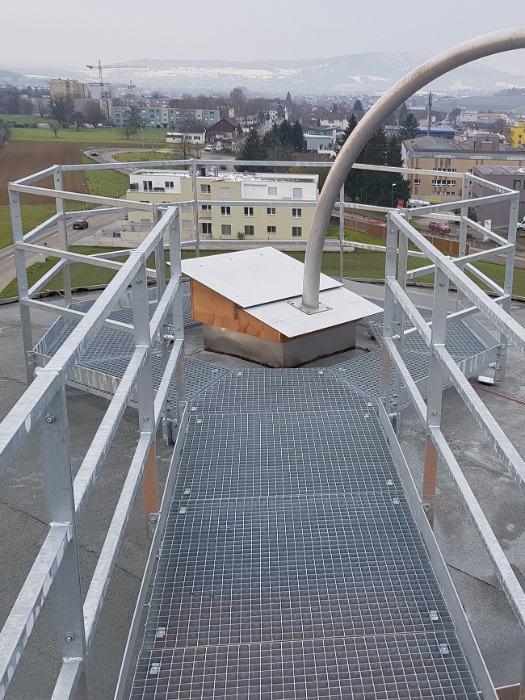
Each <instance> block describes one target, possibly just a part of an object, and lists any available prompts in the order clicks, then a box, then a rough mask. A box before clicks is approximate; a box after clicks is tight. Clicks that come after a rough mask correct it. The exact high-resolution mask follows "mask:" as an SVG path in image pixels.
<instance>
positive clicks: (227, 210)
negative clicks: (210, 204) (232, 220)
mask: <svg viewBox="0 0 525 700" xmlns="http://www.w3.org/2000/svg"><path fill="white" fill-rule="evenodd" d="M231 213H232V212H231V207H221V216H230V214H231Z"/></svg>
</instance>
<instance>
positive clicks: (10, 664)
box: [0, 523, 73, 700]
mask: <svg viewBox="0 0 525 700" xmlns="http://www.w3.org/2000/svg"><path fill="white" fill-rule="evenodd" d="M72 532H73V530H72V526H71V524H70V523H64V524H62V523H54V524H52V525H51V528H50V530H49V532H48V534H47V536H46V539H45V540H44V542H43V543H42V546H41V547H40V551H39V552H38V554H37V556H36V559H35V561H34V562H33V566H32V567H31V571H30V572H29V574H28V575H27V578H26V580H25V581H24V584H23V586H22V589H21V590H20V593H19V594H18V597H17V599H16V601H15V603H14V605H13V607H12V608H11V612H10V613H9V617H8V618H7V620H6V622H5V624H4V626H3V628H2V631H1V632H0V700H1V698H3V697H4V696H5V693H6V692H7V688H8V687H9V683H10V682H11V678H12V676H13V674H14V672H15V669H16V667H17V665H18V662H19V660H20V657H21V655H22V651H23V650H24V648H25V646H26V644H27V640H28V639H29V635H30V634H31V631H32V629H33V627H34V624H35V622H36V620H37V618H38V616H39V614H40V612H41V610H42V606H43V604H44V601H45V599H46V597H47V594H48V593H49V589H50V587H51V584H52V582H53V579H54V578H55V575H56V573H57V571H58V567H59V566H60V562H61V561H62V558H63V556H64V553H65V551H66V547H67V545H68V543H69V542H70V540H71V538H72Z"/></svg>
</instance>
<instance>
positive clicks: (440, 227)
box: [428, 221, 450, 233]
mask: <svg viewBox="0 0 525 700" xmlns="http://www.w3.org/2000/svg"><path fill="white" fill-rule="evenodd" d="M428 228H429V230H430V231H438V232H439V233H450V226H449V225H448V224H444V223H443V222H442V221H431V222H430V223H429V225H428Z"/></svg>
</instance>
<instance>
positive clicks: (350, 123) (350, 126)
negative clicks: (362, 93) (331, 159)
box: [334, 114, 357, 153]
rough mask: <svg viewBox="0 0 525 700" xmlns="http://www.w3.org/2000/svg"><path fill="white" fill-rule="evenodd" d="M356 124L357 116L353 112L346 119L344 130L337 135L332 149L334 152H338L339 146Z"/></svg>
mask: <svg viewBox="0 0 525 700" xmlns="http://www.w3.org/2000/svg"><path fill="white" fill-rule="evenodd" d="M356 126H357V117H356V116H355V114H352V116H351V117H350V119H349V120H348V126H347V127H346V129H345V130H344V132H343V133H342V134H341V135H340V136H338V137H337V139H336V142H335V146H334V150H335V152H336V153H339V151H340V150H341V148H342V147H343V146H344V144H345V142H346V139H347V138H348V137H349V136H350V134H351V133H352V131H353V130H354V129H355V128H356Z"/></svg>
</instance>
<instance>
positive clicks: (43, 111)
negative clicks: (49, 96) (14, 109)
mask: <svg viewBox="0 0 525 700" xmlns="http://www.w3.org/2000/svg"><path fill="white" fill-rule="evenodd" d="M36 108H37V111H38V114H39V115H40V116H41V117H47V116H48V115H49V102H48V100H46V98H45V97H42V96H40V97H39V98H38V99H37V101H36Z"/></svg>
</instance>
